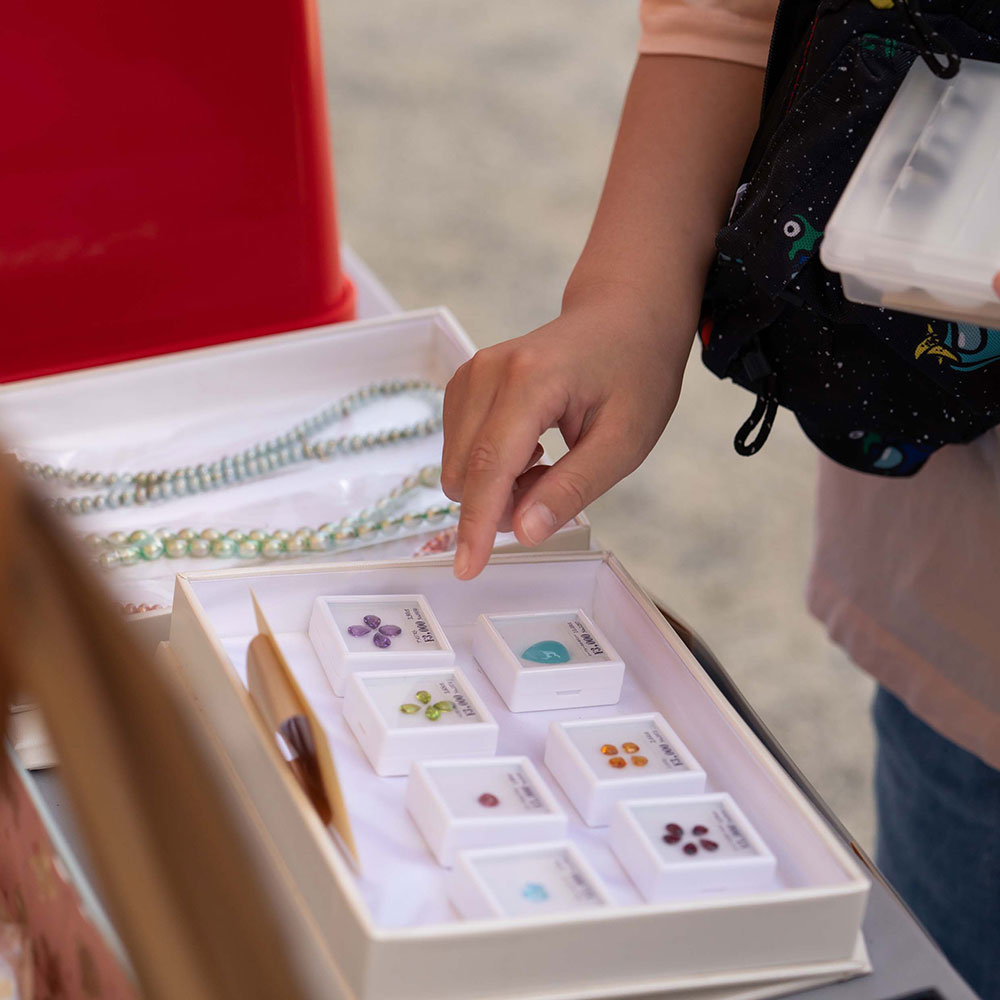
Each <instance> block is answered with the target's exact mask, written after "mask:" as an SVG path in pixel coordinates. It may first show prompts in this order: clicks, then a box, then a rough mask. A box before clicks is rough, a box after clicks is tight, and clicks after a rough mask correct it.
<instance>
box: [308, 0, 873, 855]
mask: <svg viewBox="0 0 1000 1000" xmlns="http://www.w3.org/2000/svg"><path fill="white" fill-rule="evenodd" d="M636 7H637V0H620V2H617V3H612V2H609V0H505V2H503V3H489V4H487V3H471V2H469V0H382V2H380V3H379V4H368V3H358V2H357V0H320V8H321V18H322V26H323V44H324V51H325V56H326V74H327V81H328V92H329V95H330V96H329V102H330V115H331V120H332V125H333V140H334V149H335V155H336V166H337V172H338V190H339V198H340V215H341V222H342V228H343V233H344V236H345V238H346V239H347V240H348V241H349V242H350V243H351V244H352V245H353V246H354V247H355V249H357V250H358V252H359V253H360V254H361V255H362V256H363V257H364V258H365V259H366V260H367V261H368V263H369V264H371V266H372V267H373V268H374V269H375V271H376V272H377V273H378V274H379V275H380V277H381V278H382V279H383V280H384V281H385V283H386V284H387V285H388V287H389V289H390V290H391V291H392V292H393V293H394V294H395V295H396V296H397V297H398V298H399V300H400V301H401V302H402V303H403V304H404V306H406V307H408V308H416V307H420V306H427V305H436V304H446V305H448V306H450V307H451V308H452V310H453V311H454V312H455V313H456V315H457V316H458V318H459V320H460V321H461V322H462V324H463V325H464V326H465V328H466V329H467V330H468V331H469V333H470V335H471V336H472V338H473V340H474V341H475V342H476V343H477V344H479V345H480V346H487V345H489V344H493V343H496V342H497V341H500V340H505V339H507V338H510V337H514V336H517V335H519V334H522V333H526V332H527V331H529V330H531V329H533V328H534V327H536V326H539V325H540V324H542V323H543V322H545V321H547V320H548V319H550V318H552V316H554V315H555V313H556V312H557V310H558V306H559V299H560V295H561V292H562V287H563V284H564V283H565V280H566V278H567V276H568V275H569V272H570V269H571V268H572V266H573V263H574V261H575V259H576V255H577V253H578V252H579V250H580V248H581V247H582V245H583V241H584V239H585V238H586V234H587V230H588V227H589V224H590V219H591V217H592V214H593V211H594V207H595V205H596V202H597V198H598V195H599V192H600V186H601V182H602V180H603V174H604V170H605V167H606V164H607V158H608V155H609V152H610V149H611V144H612V141H613V139H614V133H615V126H616V122H617V117H618V112H619V108H620V104H621V101H622V98H623V95H624V92H625V88H626V85H627V82H628V77H629V73H630V71H631V67H632V64H633V61H634V48H635V43H636V39H637V34H638V26H637V22H636ZM751 403H752V401H751V399H750V397H749V396H748V395H747V394H746V393H744V392H743V391H742V390H739V389H737V388H736V387H734V386H732V385H731V384H722V383H720V382H717V381H716V380H715V379H714V378H713V377H712V376H711V375H710V374H708V373H707V372H706V371H705V370H703V369H702V367H701V365H700V362H699V360H698V359H697V357H693V358H692V360H691V363H690V365H689V368H688V375H687V381H686V385H685V391H684V396H683V398H682V400H681V404H680V407H679V408H678V410H677V412H676V414H675V415H674V417H673V419H672V420H671V423H670V425H669V427H668V428H667V431H666V433H665V434H664V436H663V438H662V440H661V441H660V443H659V445H658V446H657V448H656V449H655V450H654V452H653V454H652V455H651V456H650V457H649V459H647V461H646V463H645V465H644V466H643V467H642V468H641V469H640V470H639V471H638V472H636V473H635V474H634V475H632V476H630V477H629V478H628V479H627V480H626V481H625V482H623V483H621V484H619V485H618V486H617V487H616V488H615V489H614V490H612V491H611V492H610V493H609V494H607V495H606V496H604V497H602V498H601V499H600V500H599V501H597V502H596V503H595V504H593V506H592V507H591V508H590V510H589V515H590V517H591V520H592V521H593V524H594V528H595V530H596V533H597V536H598V537H599V539H600V541H601V542H602V543H603V544H604V545H605V546H606V547H608V548H611V549H613V550H614V551H615V552H616V553H617V554H618V555H619V556H620V557H621V558H622V560H623V561H624V563H625V565H626V566H627V567H628V568H629V569H630V571H631V572H632V574H633V575H634V576H635V577H636V578H637V579H638V580H639V582H640V583H642V584H643V585H644V586H645V587H646V588H647V589H648V590H649V591H650V592H651V593H652V594H654V595H655V596H656V597H657V598H659V599H660V600H661V601H662V602H664V603H665V604H667V605H668V606H670V607H671V608H672V609H674V611H675V612H676V613H677V614H678V615H680V616H681V617H682V618H684V619H685V620H686V621H687V622H688V623H690V624H691V625H692V626H693V627H694V628H695V629H697V630H698V631H699V632H700V633H701V634H702V636H703V637H704V638H705V639H706V641H707V642H708V643H709V645H710V646H711V647H712V648H713V649H714V650H715V652H716V654H717V655H718V656H719V658H720V659H721V661H722V662H723V664H725V666H726V667H727V669H728V670H729V671H730V672H731V673H732V674H733V675H734V677H735V678H736V680H737V682H738V683H739V684H740V686H741V687H742V688H743V690H744V691H745V692H746V694H747V695H748V697H749V698H750V701H751V702H752V703H753V704H754V705H755V707H756V708H757V710H758V711H759V712H760V714H761V715H762V716H763V718H764V720H765V721H766V722H767V724H768V725H769V726H770V727H771V728H772V730H773V732H774V733H775V735H776V736H777V737H778V739H779V740H780V741H781V742H782V743H783V744H784V746H785V747H786V748H787V749H788V750H789V752H790V753H791V755H792V756H793V758H794V759H795V760H796V761H797V762H798V764H799V765H800V766H801V767H802V769H803V770H804V771H805V773H806V774H807V776H808V777H809V778H810V779H811V780H812V781H813V783H814V784H815V785H816V787H817V788H818V789H819V791H820V792H821V794H822V795H824V796H825V798H826V799H827V801H828V802H829V803H830V804H831V805H832V806H833V808H834V809H835V810H836V812H837V813H838V814H839V815H840V816H841V818H842V819H843V821H844V822H845V824H846V825H847V826H848V828H849V829H851V830H852V831H853V832H854V833H855V835H856V836H857V837H858V838H859V840H860V841H861V843H862V844H865V845H870V844H871V843H872V839H873V817H872V804H871V791H870V782H871V761H872V734H871V726H870V723H869V719H868V714H867V711H868V701H869V699H870V697H871V692H872V685H871V682H870V681H869V680H868V679H867V678H866V677H865V676H864V675H862V674H861V673H860V672H859V671H857V670H856V669H855V668H854V667H853V666H851V664H850V663H848V662H847V660H846V659H845V658H844V656H843V655H842V654H840V653H839V651H838V650H836V649H835V648H834V647H833V646H831V644H830V643H829V642H828V641H827V639H826V637H825V634H824V632H823V630H822V628H821V627H820V626H819V625H817V623H816V622H814V621H813V620H812V619H811V618H810V617H809V615H808V614H807V612H806V610H805V607H804V604H803V597H802V592H803V584H804V580H805V575H806V571H807V567H808V560H809V551H810V541H811V538H810V536H811V516H812V508H813V500H814V492H815V485H814V479H815V466H816V460H815V454H814V452H813V450H812V447H811V446H810V445H809V444H808V442H807V441H806V440H805V438H804V437H803V435H802V434H801V432H800V431H799V430H798V427H797V426H796V424H795V421H794V419H792V418H791V417H790V416H789V415H788V414H782V415H781V416H780V417H779V419H778V421H777V423H776V426H775V429H774V432H773V433H772V435H771V440H770V441H769V442H768V444H767V446H766V448H765V449H764V450H763V451H762V452H761V453H760V454H759V455H757V456H756V457H754V458H751V459H745V458H739V457H738V456H737V455H736V454H735V453H734V452H733V450H732V444H731V442H732V436H733V433H734V432H735V430H736V428H737V427H738V426H739V425H740V423H741V422H742V421H743V420H744V419H745V417H746V416H747V414H748V413H749V411H750V408H751Z"/></svg>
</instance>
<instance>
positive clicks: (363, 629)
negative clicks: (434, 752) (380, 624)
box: [347, 625, 371, 637]
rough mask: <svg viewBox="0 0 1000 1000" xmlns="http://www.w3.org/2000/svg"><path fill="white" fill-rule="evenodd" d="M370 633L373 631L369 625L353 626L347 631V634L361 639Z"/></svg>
mask: <svg viewBox="0 0 1000 1000" xmlns="http://www.w3.org/2000/svg"><path fill="white" fill-rule="evenodd" d="M370 631H371V629H370V628H368V626H367V625H351V626H350V627H349V628H348V629H347V634H348V635H353V636H355V637H361V636H363V635H368V633H369V632H370Z"/></svg>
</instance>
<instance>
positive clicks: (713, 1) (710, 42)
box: [639, 0, 778, 67]
mask: <svg viewBox="0 0 1000 1000" xmlns="http://www.w3.org/2000/svg"><path fill="white" fill-rule="evenodd" d="M777 7H778V0H640V2H639V21H640V24H641V26H642V36H641V37H640V39H639V52H640V53H642V54H645V55H685V56H701V57H702V58H705V59H721V60H724V61H725V62H738V63H745V64H746V65H748V66H761V67H762V66H764V65H765V64H766V63H767V51H768V47H769V45H770V42H771V29H772V27H773V26H774V15H775V12H776V10H777Z"/></svg>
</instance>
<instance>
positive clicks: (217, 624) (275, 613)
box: [171, 554, 859, 928]
mask: <svg viewBox="0 0 1000 1000" xmlns="http://www.w3.org/2000/svg"><path fill="white" fill-rule="evenodd" d="M626 580H627V577H626V576H625V574H624V573H623V571H621V570H620V568H619V567H618V566H617V564H616V563H615V562H614V560H613V559H611V560H609V559H607V558H605V557H602V556H601V555H600V554H592V555H568V554H567V555H564V556H558V555H556V556H551V557H549V558H546V559H544V560H539V559H526V558H525V557H523V556H500V557H494V560H493V561H492V562H491V564H490V565H489V566H488V567H487V568H486V570H485V571H484V572H483V574H482V575H481V576H479V577H477V578H476V579H475V580H472V581H466V582H460V581H456V580H455V578H454V576H453V575H452V572H451V566H450V564H449V563H447V562H445V561H442V560H438V559H429V560H419V561H417V560H415V561H413V562H412V563H406V564H401V563H392V564H377V563H356V564H354V565H351V566H342V567H336V568H333V567H332V568H331V569H330V570H329V571H326V570H322V569H318V568H316V569H310V568H308V567H302V568H297V567H294V566H289V567H283V568H279V569H276V570H273V571H271V572H269V573H266V574H257V573H250V572H246V573H240V572H220V573H211V574H199V575H198V576H195V577H192V578H190V581H189V584H188V585H189V586H190V589H191V592H192V596H193V598H194V599H195V600H196V601H197V602H198V604H199V606H200V608H201V613H202V614H203V615H204V616H205V619H206V623H207V624H208V625H209V627H210V628H211V629H212V631H213V632H214V634H215V635H216V636H217V637H218V641H219V642H220V643H221V648H222V649H223V650H224V651H225V653H226V654H227V655H228V657H229V660H230V664H231V666H232V669H233V670H234V671H235V672H236V674H238V676H239V677H241V678H243V679H244V681H245V659H246V649H247V644H248V643H249V641H250V639H251V638H252V637H253V635H254V634H256V628H255V623H254V618H253V611H252V607H251V601H250V591H251V589H252V590H253V592H254V593H255V594H256V596H257V599H258V600H259V601H260V603H261V606H262V607H263V608H264V611H265V613H266V615H267V618H268V621H269V624H270V626H271V628H272V629H273V631H274V632H275V635H276V639H277V641H278V643H279V644H280V646H281V648H282V650H283V652H284V654H285V656H286V657H287V658H288V660H289V662H290V664H291V666H292V668H293V670H294V671H295V673H296V676H297V678H298V680H299V682H300V684H301V685H302V687H303V689H304V691H305V694H306V696H307V697H308V698H309V699H310V701H311V702H312V704H313V706H314V708H315V710H316V712H317V714H318V715H319V718H320V719H321V720H322V722H323V725H324V727H325V729H326V732H327V735H328V737H329V740H330V743H331V746H332V749H333V753H334V756H335V759H336V762H337V766H338V770H339V773H340V777H341V782H342V785H343V789H344V794H345V797H346V801H347V803H348V808H349V810H350V813H351V820H352V823H353V826H354V832H355V837H356V840H357V843H358V845H359V850H360V853H361V858H362V865H363V871H364V873H365V874H364V875H363V876H360V877H358V876H349V877H350V878H353V879H355V882H356V889H357V891H358V893H359V897H360V899H362V900H363V905H364V906H365V907H366V908H367V911H368V913H369V914H370V918H371V920H372V922H373V924H374V925H375V926H378V927H382V928H401V927H408V928H417V927H428V926H432V925H437V924H443V923H444V924H447V923H451V922H453V921H455V920H456V919H458V917H457V914H456V913H455V911H454V910H453V909H452V908H451V906H449V905H448V902H447V894H446V890H445V884H444V872H443V870H442V869H441V868H440V867H439V866H438V865H437V864H436V862H435V861H434V859H433V858H432V857H431V856H430V855H429V854H428V852H427V849H426V846H425V844H424V842H423V839H422V837H421V835H420V832H419V831H418V830H417V828H416V826H415V825H414V824H413V823H412V821H411V820H410V818H409V817H408V815H407V813H406V807H405V788H406V781H405V779H403V778H376V777H375V776H374V775H373V773H372V770H371V767H370V765H369V763H368V761H367V759H366V758H365V756H364V754H363V752H362V750H361V748H360V746H359V745H358V743H357V741H356V740H355V738H354V736H353V734H352V733H351V732H350V730H349V729H348V728H347V726H346V724H345V722H344V719H343V701H342V699H340V698H338V697H337V696H336V695H335V694H334V693H333V690H332V688H331V687H330V684H329V682H328V681H327V678H326V676H325V675H324V673H323V670H322V668H321V666H320V664H319V661H318V660H317V659H316V656H315V653H314V651H313V648H312V644H311V643H310V642H309V639H308V636H307V634H306V633H307V629H308V625H309V617H310V614H311V611H312V604H313V601H314V600H315V598H316V597H318V596H320V595H330V594H338V593H340V594H348V595H349V594H356V593H373V594H374V593H385V594H389V593H394V592H395V593H420V594H423V595H425V596H426V598H427V599H428V601H429V602H430V603H431V604H432V605H433V606H434V609H435V611H436V613H437V615H438V619H439V621H440V624H441V626H442V627H443V628H444V630H445V632H446V634H447V636H448V638H449V640H450V642H451V644H452V646H453V648H454V650H455V655H456V665H457V666H459V667H461V669H462V670H463V671H464V672H465V673H466V675H467V676H468V677H469V678H470V680H471V683H472V684H473V685H474V686H475V688H476V691H477V692H478V694H479V696H480V698H481V699H482V701H483V702H484V703H485V704H486V706H487V708H488V709H489V710H490V712H491V713H492V714H493V716H494V718H496V719H497V721H498V723H499V725H500V738H499V743H498V747H497V753H498V754H501V755H521V754H523V755H526V756H527V757H529V758H530V759H531V761H532V762H533V763H534V764H535V766H536V767H537V768H538V769H539V771H540V773H541V774H542V775H543V776H546V775H547V774H548V772H547V769H546V768H545V767H544V765H543V754H544V747H545V740H546V735H547V732H548V728H549V725H550V723H551V722H553V721H566V720H570V719H599V718H603V717H606V716H607V715H608V708H607V707H606V706H605V707H603V708H589V709H576V710H572V711H569V712H565V711H547V712H530V713H519V714H512V713H510V712H508V711H507V710H506V708H505V707H504V705H503V702H502V701H501V699H500V697H499V695H498V694H497V693H496V691H495V690H494V688H493V686H492V685H491V684H490V682H489V680H488V678H487V677H486V676H485V675H484V674H483V673H482V672H481V671H480V669H479V667H478V666H477V665H476V663H475V660H474V659H473V657H472V638H473V633H474V630H475V621H476V618H477V616H478V615H479V614H480V613H481V611H482V610H483V609H484V608H489V609H490V610H491V611H492V612H495V613H505V612H509V613H517V612H528V611H533V610H536V609H538V608H540V607H541V608H544V607H551V606H552V604H553V602H554V601H558V603H559V604H560V605H561V606H563V607H579V608H582V609H583V610H584V611H585V612H586V613H587V614H588V615H589V616H590V617H591V618H592V619H593V620H594V622H595V623H596V624H597V625H598V626H600V628H601V629H602V630H603V631H604V633H605V634H606V635H607V637H608V639H609V640H610V641H611V642H612V643H613V644H614V647H615V649H616V650H617V651H618V653H619V655H620V656H621V657H622V658H623V659H624V661H625V663H626V667H627V670H626V675H625V680H624V684H623V686H622V697H621V701H620V703H619V705H618V706H617V711H618V712H620V713H622V714H638V713H648V712H651V711H660V712H662V713H663V714H664V715H665V717H666V718H667V720H668V721H669V722H670V723H671V725H672V726H673V727H674V729H675V730H676V731H677V733H678V735H679V736H680V737H681V739H682V740H683V741H684V742H685V743H686V744H687V746H688V747H689V748H690V750H691V751H692V753H693V754H694V755H695V756H696V758H697V759H698V761H699V763H700V764H701V765H702V767H703V768H704V769H705V771H706V773H707V776H708V780H707V790H708V791H729V792H732V793H734V794H735V795H736V797H737V798H738V801H739V804H740V806H741V807H742V808H743V810H744V812H745V813H746V815H747V817H748V818H749V819H750V821H751V822H752V823H753V825H754V827H755V828H756V829H757V830H758V832H759V833H760V834H761V836H762V837H763V838H764V839H765V840H766V841H767V843H768V844H769V845H770V846H771V848H772V850H773V852H774V854H775V856H776V858H777V869H776V873H775V876H774V878H773V880H772V882H771V885H770V888H769V889H768V890H767V893H765V894H764V895H763V896H760V897H759V898H768V897H767V894H768V893H769V894H773V893H782V892H790V893H793V894H794V893H795V892H811V891H813V890H816V889H818V888H822V889H831V890H832V889H836V888H841V889H846V887H849V886H852V885H856V884H857V880H858V878H859V876H858V874H857V871H856V870H855V869H852V868H851V866H850V862H849V860H848V859H847V857H846V855H845V854H844V853H843V850H842V848H841V847H840V846H839V845H838V844H837V843H836V841H835V838H834V837H833V835H832V834H831V833H830V832H829V831H828V830H826V829H825V827H823V826H822V824H818V823H817V821H816V820H815V818H810V816H811V814H810V813H809V812H808V810H807V809H806V808H805V807H804V806H803V805H802V800H801V798H800V797H797V793H795V792H794V791H792V790H791V783H790V782H789V781H788V780H787V778H785V777H784V776H781V777H778V776H777V775H776V770H777V765H775V764H774V762H773V761H771V760H770V758H769V757H768V755H767V753H766V751H765V750H764V749H763V748H762V747H761V746H760V745H759V744H756V743H755V742H754V741H752V739H751V740H749V741H748V739H747V737H746V735H745V730H744V727H743V725H742V723H741V722H740V721H739V719H738V717H737V715H736V713H735V711H734V710H733V709H732V708H731V706H729V705H728V704H727V703H726V702H725V701H724V699H723V698H722V696H721V695H719V694H718V692H716V691H715V690H714V687H713V686H712V685H711V683H710V682H709V681H708V680H707V678H705V676H704V674H703V673H702V672H701V670H700V668H699V667H698V666H697V664H695V663H694V662H693V660H692V659H691V657H690V655H689V654H687V653H686V652H682V651H681V649H682V647H681V644H680V640H678V639H677V637H676V636H675V635H673V633H672V632H671V631H670V630H669V629H666V630H664V627H663V626H662V625H659V624H658V623H656V622H655V621H654V617H653V616H654V615H655V614H656V612H655V610H653V609H652V606H651V605H650V604H649V602H648V600H646V599H645V598H644V597H643V596H642V594H641V593H640V592H639V591H637V590H634V589H633V588H632V587H631V586H630V585H629V584H628V583H627V582H626ZM175 619H176V616H175ZM176 626H177V622H176V620H175V628H176ZM185 627H189V626H185ZM671 636H672V637H673V638H672V640H671V638H670V637H671ZM672 642H675V643H676V644H677V645H676V647H675V646H674V645H672ZM183 643H184V637H183V635H182V634H181V633H180V632H177V633H176V634H175V633H172V635H171V645H175V644H176V645H177V647H178V649H179V655H182V654H183ZM549 786H550V788H551V790H552V793H553V795H554V796H555V798H556V801H557V802H559V804H560V806H561V807H562V808H563V810H564V811H566V812H567V814H568V815H569V816H570V824H569V839H570V841H571V842H572V843H573V844H574V845H575V846H576V847H577V848H578V849H579V850H580V851H581V853H582V854H583V856H584V857H585V858H586V859H587V861H588V863H589V864H590V865H591V866H592V867H593V868H594V870H595V871H596V872H597V874H598V876H599V877H600V879H601V880H602V882H603V883H604V884H605V886H606V887H607V889H608V892H609V895H610V897H611V898H612V900H613V901H614V903H615V904H616V905H618V906H634V905H637V904H639V903H641V899H640V896H639V894H638V893H637V891H636V889H635V887H634V886H633V884H632V882H631V880H630V879H629V878H628V876H627V875H626V873H625V872H624V871H623V870H622V868H621V866H620V865H619V864H618V862H617V860H616V859H615V857H614V854H613V853H612V851H611V849H610V845H609V843H608V831H607V829H606V828H589V827H587V826H586V825H585V824H584V823H583V822H582V821H580V820H579V819H578V818H577V817H576V813H575V811H574V810H573V809H572V807H571V805H570V803H569V801H568V800H567V799H566V797H565V795H564V794H563V793H562V791H561V790H560V789H559V788H558V787H556V786H555V783H554V782H552V781H549Z"/></svg>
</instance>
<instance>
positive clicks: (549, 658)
mask: <svg viewBox="0 0 1000 1000" xmlns="http://www.w3.org/2000/svg"><path fill="white" fill-rule="evenodd" d="M473 655H474V656H475V658H476V660H477V661H478V663H479V665H480V666H481V667H482V668H483V671H484V673H485V674H486V676H487V677H489V679H490V681H491V682H492V683H493V686H494V687H495V688H496V689H497V691H498V692H499V694H500V696H501V697H502V698H503V700H504V702H505V703H506V705H507V707H508V708H509V709H510V710H511V711H512V712H532V711H541V710H545V709H557V708H588V707H591V706H594V705H613V704H615V703H616V702H617V701H618V699H619V698H620V697H621V690H622V679H623V678H624V676H625V664H624V663H623V662H622V660H621V658H620V657H619V656H618V654H617V653H616V652H615V651H614V649H613V648H612V646H611V644H610V643H609V642H608V640H607V638H606V637H605V636H604V634H603V633H602V632H601V631H600V629H598V628H597V626H596V625H595V624H594V623H593V622H592V621H591V620H590V618H588V617H587V615H586V614H585V613H584V612H583V611H582V610H580V609H575V610H570V611H547V612H541V613H538V614H517V615H490V614H484V615H480V616H479V619H478V621H477V623H476V633H475V638H474V640H473Z"/></svg>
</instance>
